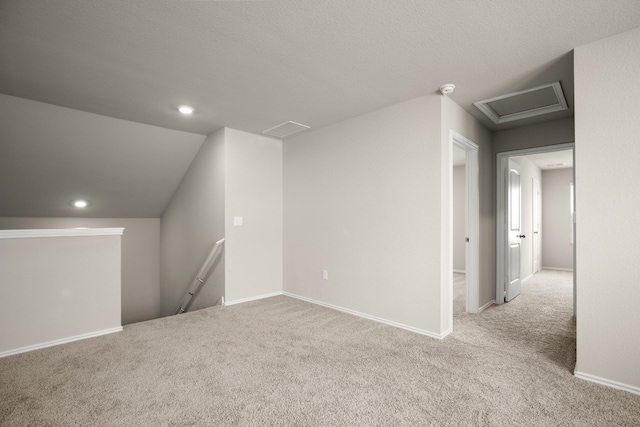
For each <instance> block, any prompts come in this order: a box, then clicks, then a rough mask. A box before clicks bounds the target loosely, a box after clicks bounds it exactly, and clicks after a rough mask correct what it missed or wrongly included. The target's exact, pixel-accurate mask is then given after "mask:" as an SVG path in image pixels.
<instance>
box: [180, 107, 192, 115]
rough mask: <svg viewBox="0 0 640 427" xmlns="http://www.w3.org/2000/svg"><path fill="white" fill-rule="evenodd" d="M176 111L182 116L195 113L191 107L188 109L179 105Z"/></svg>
mask: <svg viewBox="0 0 640 427" xmlns="http://www.w3.org/2000/svg"><path fill="white" fill-rule="evenodd" d="M178 111H180V112H181V113H182V114H186V115H189V114H193V112H194V111H195V109H194V108H193V107H190V106H188V105H181V106H179V107H178Z"/></svg>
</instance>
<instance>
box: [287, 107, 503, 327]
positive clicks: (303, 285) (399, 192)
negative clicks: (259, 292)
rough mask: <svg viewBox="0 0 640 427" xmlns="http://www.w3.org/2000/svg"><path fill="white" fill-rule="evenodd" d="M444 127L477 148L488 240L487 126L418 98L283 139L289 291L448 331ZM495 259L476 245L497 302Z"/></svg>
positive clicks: (489, 294)
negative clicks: (494, 273) (473, 143)
mask: <svg viewBox="0 0 640 427" xmlns="http://www.w3.org/2000/svg"><path fill="white" fill-rule="evenodd" d="M450 129H454V130H456V131H457V132H459V133H460V134H462V135H463V136H465V137H467V138H469V139H471V140H472V141H474V142H476V143H478V144H479V145H480V146H481V149H480V153H479V155H480V188H481V196H480V216H481V218H480V238H481V240H482V242H481V246H482V247H483V248H485V247H489V248H493V218H492V214H491V212H492V211H491V204H490V196H489V195H490V194H491V169H490V165H491V148H490V147H491V138H490V133H489V132H488V131H487V130H486V129H485V128H484V127H482V126H481V125H480V124H479V123H478V122H477V121H476V120H475V119H473V118H472V117H471V116H470V115H469V114H468V113H466V112H465V111H464V110H462V108H460V107H459V106H458V105H457V104H455V103H454V102H453V101H451V100H449V99H448V98H446V97H442V96H439V95H430V96H425V97H421V98H417V99H414V100H411V101H407V102H403V103H400V104H396V105H393V106H390V107H387V108H384V109H381V110H377V111H374V112H372V113H369V114H365V115H363V116H359V117H356V118H353V119H350V120H346V121H344V122H340V123H337V124H334V125H332V126H328V127H325V128H322V129H319V130H316V131H311V132H308V133H305V134H303V135H300V136H297V137H292V138H291V139H288V140H287V141H285V143H284V206H285V208H284V224H285V227H284V236H285V239H284V242H285V244H284V248H285V257H284V290H285V291H286V292H290V293H292V294H296V295H300V296H303V297H306V298H309V299H312V300H315V301H319V302H322V303H325V304H330V305H334V306H337V307H342V308H346V309H349V310H353V311H356V312H360V313H363V314H366V315H369V316H374V317H378V318H381V319H384V320H387V321H391V322H395V323H398V324H402V325H405V326H408V327H411V328H415V329H418V330H421V331H423V332H427V333H433V334H436V335H441V334H446V333H447V332H448V331H449V330H450V328H451V323H450V315H451V312H450V303H451V295H450V294H448V292H449V289H448V288H447V283H450V280H451V278H450V277H449V273H448V271H449V270H448V269H449V268H451V264H449V263H450V262H451V256H450V254H451V250H452V248H451V247H450V246H449V240H448V239H449V235H448V230H449V214H450V210H449V209H450V208H449V202H450V199H449V197H450V196H449V184H450V182H449V179H450V178H449V174H450V161H451V159H450V157H449V156H450V154H449V153H450V150H449V131H450ZM487 199H488V200H487ZM443 230H446V231H444V232H443ZM493 260H494V255H493V253H492V250H485V251H483V252H482V253H481V259H480V282H481V288H482V289H481V305H482V304H484V303H486V302H488V301H491V300H493V294H494V291H493V272H494V267H493V263H494V261H493ZM323 269H327V270H328V273H329V280H328V281H324V280H322V274H321V272H322V270H323Z"/></svg>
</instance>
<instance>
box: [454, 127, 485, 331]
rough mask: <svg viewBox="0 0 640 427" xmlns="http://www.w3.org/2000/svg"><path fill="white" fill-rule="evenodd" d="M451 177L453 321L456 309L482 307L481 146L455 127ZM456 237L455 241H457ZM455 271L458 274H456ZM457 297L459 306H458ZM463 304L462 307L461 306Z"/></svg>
mask: <svg viewBox="0 0 640 427" xmlns="http://www.w3.org/2000/svg"><path fill="white" fill-rule="evenodd" d="M450 149H451V159H452V161H451V164H450V169H449V171H450V175H449V177H450V179H449V183H450V186H449V195H450V197H449V201H450V206H449V208H450V209H449V210H450V212H451V215H450V221H449V224H450V227H449V239H450V240H449V242H450V245H449V247H450V248H451V254H450V260H451V262H450V264H449V266H450V269H449V295H450V304H451V306H450V311H449V313H450V315H451V319H450V324H451V325H453V313H454V310H457V311H466V312H469V313H477V312H478V311H479V290H478V281H479V279H478V277H479V240H480V231H479V227H480V224H479V223H480V210H479V205H480V196H479V186H478V179H479V178H478V146H477V145H476V144H475V143H473V142H472V141H470V140H468V139H466V138H464V137H463V136H462V135H459V134H457V133H456V132H454V131H451V133H450ZM454 237H455V240H456V241H455V242H454ZM454 274H455V277H454ZM454 300H455V301H456V307H454ZM458 305H460V307H458Z"/></svg>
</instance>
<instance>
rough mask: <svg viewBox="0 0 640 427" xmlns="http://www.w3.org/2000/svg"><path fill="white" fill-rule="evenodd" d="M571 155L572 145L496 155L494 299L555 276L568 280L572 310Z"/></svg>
mask: <svg viewBox="0 0 640 427" xmlns="http://www.w3.org/2000/svg"><path fill="white" fill-rule="evenodd" d="M573 158H574V156H573V144H562V145H556V146H549V147H541V148H536V149H527V150H518V151H512V152H506V153H499V154H498V159H497V160H498V162H497V164H498V170H497V177H499V179H497V184H498V186H497V224H498V226H497V240H496V243H497V244H496V247H497V258H496V259H497V273H498V274H497V275H496V276H497V280H496V303H497V304H503V303H505V302H508V301H510V300H512V299H514V298H516V297H517V296H518V295H519V293H520V289H521V286H522V284H524V283H527V282H528V281H530V280H531V281H534V282H535V279H536V278H537V279H540V280H542V278H544V277H546V278H553V277H556V278H557V280H558V283H559V284H560V283H564V284H565V286H567V285H566V284H567V283H569V286H571V284H572V285H573V312H574V315H575V302H576V301H575V295H576V292H575V291H576V280H575V241H574V238H575V234H574V233H575V215H574V206H575V205H574V194H575V193H574V191H575V190H574V189H575V186H574V168H573ZM543 276H544V277H543Z"/></svg>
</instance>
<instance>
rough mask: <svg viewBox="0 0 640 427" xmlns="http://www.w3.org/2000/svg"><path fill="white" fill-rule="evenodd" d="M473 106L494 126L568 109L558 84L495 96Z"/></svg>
mask: <svg viewBox="0 0 640 427" xmlns="http://www.w3.org/2000/svg"><path fill="white" fill-rule="evenodd" d="M473 105H475V106H476V107H477V108H478V109H479V110H480V111H482V112H483V113H484V114H485V115H486V116H487V117H489V118H490V119H491V121H493V122H494V123H495V124H500V123H506V122H511V121H514V120H520V119H526V118H529V117H535V116H540V115H542V114H548V113H555V112H556V111H562V110H566V109H567V108H568V107H567V101H566V100H565V98H564V92H563V91H562V86H561V85H560V82H555V83H550V84H548V85H543V86H538V87H534V88H533V89H527V90H522V91H519V92H512V93H508V94H506V95H501V96H496V97H495V98H491V99H485V100H484V101H478V102H475V103H474V104H473Z"/></svg>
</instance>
